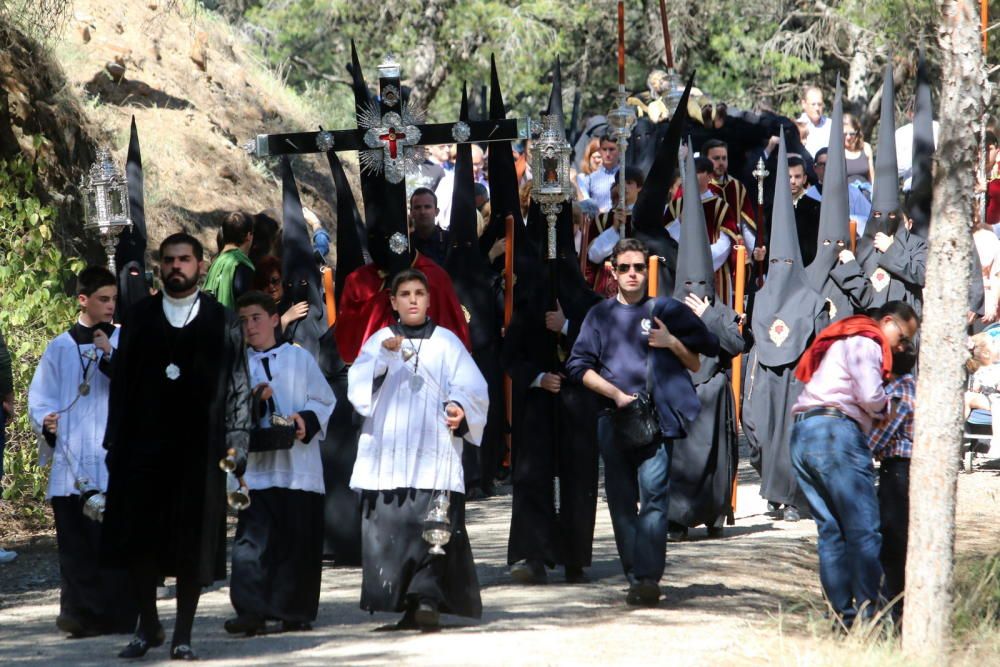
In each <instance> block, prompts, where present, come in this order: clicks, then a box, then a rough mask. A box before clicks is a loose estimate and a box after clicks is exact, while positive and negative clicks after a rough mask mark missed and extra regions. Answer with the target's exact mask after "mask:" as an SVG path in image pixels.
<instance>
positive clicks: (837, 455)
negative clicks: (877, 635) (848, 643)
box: [791, 416, 882, 627]
mask: <svg viewBox="0 0 1000 667" xmlns="http://www.w3.org/2000/svg"><path fill="white" fill-rule="evenodd" d="M791 450H792V465H794V466H795V472H796V474H797V476H798V480H799V486H800V488H801V489H802V492H803V493H804V494H805V496H806V499H807V500H808V501H809V509H810V510H811V511H812V514H813V518H814V519H815V520H816V528H817V531H818V533H819V540H818V545H817V550H818V551H819V577H820V581H821V582H822V584H823V591H824V592H825V593H826V597H827V599H828V600H829V601H830V604H831V605H832V606H833V608H834V610H835V611H836V612H837V614H838V615H840V616H841V617H842V618H843V620H844V623H845V625H847V626H848V627H849V626H850V625H851V623H852V622H853V621H854V618H855V617H856V616H857V614H858V612H859V611H861V613H862V614H863V615H864V616H871V615H872V614H874V613H875V611H876V607H877V605H878V601H879V584H880V581H881V579H882V565H881V563H880V562H879V552H880V550H881V547H882V535H881V533H879V505H878V498H877V497H876V495H875V469H874V466H873V465H872V456H871V451H870V450H869V449H868V445H867V443H866V439H865V436H864V434H863V433H862V432H861V429H860V428H859V427H858V425H857V424H856V423H854V422H853V421H852V420H850V419H848V418H846V417H840V418H838V417H829V416H816V417H809V418H808V419H803V420H802V421H800V422H796V423H795V425H794V427H793V428H792V446H791ZM862 607H864V609H863V610H862V609H861V608H862Z"/></svg>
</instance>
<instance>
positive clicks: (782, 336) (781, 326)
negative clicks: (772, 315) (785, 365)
mask: <svg viewBox="0 0 1000 667" xmlns="http://www.w3.org/2000/svg"><path fill="white" fill-rule="evenodd" d="M789 333H791V329H789V328H788V325H787V324H785V322H784V320H775V321H774V322H771V327H770V328H769V329H768V330H767V335H768V336H769V337H770V338H771V342H772V343H774V344H775V345H776V346H777V347H781V344H782V343H784V342H785V341H786V340H788V334H789Z"/></svg>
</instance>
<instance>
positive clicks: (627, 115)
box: [608, 85, 636, 211]
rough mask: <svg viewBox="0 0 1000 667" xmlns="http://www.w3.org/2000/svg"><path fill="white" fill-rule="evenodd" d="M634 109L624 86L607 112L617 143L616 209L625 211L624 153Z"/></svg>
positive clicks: (630, 130) (619, 88)
mask: <svg viewBox="0 0 1000 667" xmlns="http://www.w3.org/2000/svg"><path fill="white" fill-rule="evenodd" d="M635 121H636V115H635V107H633V106H632V105H631V104H629V103H628V93H627V92H625V86H624V85H619V86H618V92H617V93H615V106H613V107H612V108H611V111H609V112H608V128H609V129H610V130H611V134H612V136H614V138H615V139H616V140H617V141H618V208H620V209H621V210H623V211H624V210H625V152H626V151H627V150H628V140H629V137H631V136H632V128H633V127H635Z"/></svg>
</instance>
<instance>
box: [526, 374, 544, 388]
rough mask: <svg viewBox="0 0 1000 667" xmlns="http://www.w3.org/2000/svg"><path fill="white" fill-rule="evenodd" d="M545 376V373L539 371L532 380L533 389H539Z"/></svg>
mask: <svg viewBox="0 0 1000 667" xmlns="http://www.w3.org/2000/svg"><path fill="white" fill-rule="evenodd" d="M543 377H545V373H539V374H538V376H537V377H535V379H534V380H532V381H531V384H530V385H529V386H530V387H531V388H532V389H539V388H540V387H541V386H542V378H543Z"/></svg>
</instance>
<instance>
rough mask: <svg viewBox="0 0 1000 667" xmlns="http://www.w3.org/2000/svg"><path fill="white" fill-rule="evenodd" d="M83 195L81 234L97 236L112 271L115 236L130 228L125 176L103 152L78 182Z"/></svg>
mask: <svg viewBox="0 0 1000 667" xmlns="http://www.w3.org/2000/svg"><path fill="white" fill-rule="evenodd" d="M80 192H81V193H82V194H83V213H84V224H83V229H84V231H87V232H90V233H91V234H94V235H95V236H97V239H98V241H100V243H101V246H102V247H103V248H104V252H105V253H106V254H107V256H108V268H109V269H111V272H112V273H117V269H116V268H115V247H116V245H117V244H118V235H119V234H121V233H122V231H123V230H125V229H131V228H132V218H131V217H129V210H128V185H127V183H126V181H125V177H124V176H122V173H121V172H120V171H118V168H117V167H116V166H115V163H114V162H112V161H111V154H110V153H109V152H108V150H107V149H105V148H102V149H100V150H98V151H97V161H96V162H94V164H92V165H90V171H89V172H88V173H87V174H86V175H85V176H84V177H83V179H81V181H80Z"/></svg>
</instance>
